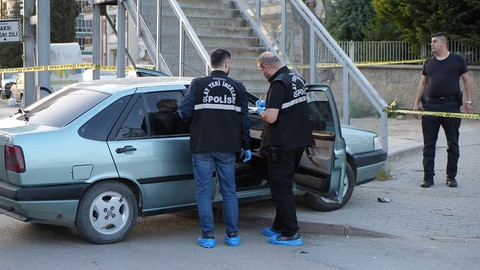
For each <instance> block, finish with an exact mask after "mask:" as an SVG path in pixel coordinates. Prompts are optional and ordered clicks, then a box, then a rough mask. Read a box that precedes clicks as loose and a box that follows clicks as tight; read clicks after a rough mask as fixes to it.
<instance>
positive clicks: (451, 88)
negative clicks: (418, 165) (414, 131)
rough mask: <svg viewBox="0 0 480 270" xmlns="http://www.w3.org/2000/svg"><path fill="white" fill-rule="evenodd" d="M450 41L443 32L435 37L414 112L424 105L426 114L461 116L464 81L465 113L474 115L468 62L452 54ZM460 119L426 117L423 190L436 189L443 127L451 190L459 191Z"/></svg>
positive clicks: (424, 117)
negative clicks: (435, 177) (438, 113)
mask: <svg viewBox="0 0 480 270" xmlns="http://www.w3.org/2000/svg"><path fill="white" fill-rule="evenodd" d="M447 44H448V38H447V35H446V34H445V33H443V32H440V33H436V34H434V35H433V36H432V40H431V49H432V53H433V56H432V57H430V58H428V59H427V60H426V61H425V63H424V64H423V70H422V77H421V80H420V84H419V86H418V89H417V95H416V97H415V102H414V104H413V110H414V111H415V110H419V108H420V107H421V106H422V105H423V109H424V110H425V111H439V112H457V113H458V112H460V106H461V105H462V102H463V94H462V92H461V90H460V83H459V79H460V77H461V78H462V80H463V84H464V87H465V97H466V100H465V110H466V112H467V113H472V112H473V87H472V80H471V79H470V75H469V73H468V69H467V63H466V62H465V59H464V58H463V57H462V56H461V55H458V54H455V53H451V52H450V51H449V50H448V45H447ZM460 123H461V119H460V118H449V117H440V116H426V115H425V116H423V117H422V132H423V170H424V177H423V182H422V184H421V185H420V186H421V187H422V188H428V187H430V186H433V184H434V181H433V176H434V175H435V169H434V168H435V147H436V143H437V139H438V132H439V130H440V126H441V127H442V128H443V130H444V131H445V137H446V138H447V145H448V148H447V154H448V161H447V176H446V177H447V178H446V184H447V186H449V187H457V181H456V179H455V177H456V175H457V164H458V159H459V157H460V151H459V146H458V138H459V128H460Z"/></svg>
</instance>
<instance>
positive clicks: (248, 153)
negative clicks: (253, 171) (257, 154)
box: [240, 149, 252, 163]
mask: <svg viewBox="0 0 480 270" xmlns="http://www.w3.org/2000/svg"><path fill="white" fill-rule="evenodd" d="M244 156H245V158H244V159H243V161H242V162H243V163H245V162H247V161H249V160H250V159H251V158H252V151H250V149H248V150H243V149H242V152H241V153H240V158H242V157H244Z"/></svg>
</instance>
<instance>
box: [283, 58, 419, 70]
mask: <svg viewBox="0 0 480 270" xmlns="http://www.w3.org/2000/svg"><path fill="white" fill-rule="evenodd" d="M424 61H425V59H416V60H402V61H384V62H355V63H354V64H355V66H357V67H361V66H373V65H398V64H412V63H422V62H424ZM341 66H342V65H341V64H339V63H318V64H316V65H315V67H316V68H338V67H341ZM288 67H289V68H296V69H306V68H310V65H309V64H305V65H294V66H292V65H288Z"/></svg>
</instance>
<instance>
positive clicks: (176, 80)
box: [0, 77, 386, 244]
mask: <svg viewBox="0 0 480 270" xmlns="http://www.w3.org/2000/svg"><path fill="white" fill-rule="evenodd" d="M191 79H192V78H182V77H149V78H132V79H112V80H97V81H89V82H81V83H77V84H74V85H71V86H68V87H66V88H63V89H62V90H59V91H57V92H55V93H53V94H51V95H49V96H47V97H45V98H43V99H41V100H40V101H38V102H36V103H34V104H32V105H31V106H29V107H27V108H25V109H19V110H18V112H17V113H16V114H15V115H13V116H11V117H9V118H5V119H2V120H0V151H3V153H4V154H3V155H0V213H2V214H5V215H7V216H10V217H13V218H16V219H19V220H22V221H25V222H37V223H47V224H55V225H63V226H74V227H75V228H76V230H77V231H78V233H79V235H81V236H82V237H84V238H85V239H87V240H88V241H91V242H93V243H98V244H106V243H115V242H119V241H122V240H123V239H124V238H125V237H127V235H128V234H129V233H130V232H131V230H132V229H133V228H134V226H135V224H136V221H137V218H138V217H142V216H150V215H156V214H162V213H171V212H175V211H183V210H187V209H195V207H196V202H195V182H194V178H193V170H192V164H191V153H190V147H189V127H188V125H187V124H186V123H185V122H184V121H183V120H182V119H181V118H180V117H179V116H178V113H177V109H178V107H177V105H178V104H179V103H180V101H181V100H182V98H183V96H184V95H185V92H186V90H187V88H188V84H189V83H190V81H191ZM250 98H251V101H252V106H253V104H254V102H255V99H256V98H255V97H254V96H251V97H250ZM308 98H309V110H310V121H311V124H312V128H313V135H314V138H315V145H312V146H310V147H307V149H306V150H305V153H304V156H303V158H302V161H301V164H300V168H299V170H298V171H297V173H296V175H295V186H294V187H293V188H294V190H295V192H296V194H298V195H303V196H304V197H305V199H306V202H307V204H309V205H310V206H312V207H313V208H315V209H317V210H323V211H325V210H327V211H328V210H334V209H338V208H340V207H342V206H343V205H344V204H345V203H347V201H348V199H349V198H350V196H351V194H352V192H353V187H354V186H355V185H358V184H362V183H365V182H367V181H369V180H372V179H374V178H375V176H376V175H377V173H378V171H379V170H380V169H381V168H382V167H383V166H384V165H385V161H386V153H385V151H383V150H382V149H381V145H380V144H379V141H378V138H377V136H376V135H375V134H374V133H371V132H367V131H362V130H355V129H351V128H347V127H344V128H342V127H341V125H340V122H339V117H338V112H337V109H336V106H335V102H334V100H333V96H332V93H331V92H330V89H329V88H328V87H325V86H314V85H312V86H309V87H308ZM249 118H250V120H251V136H252V152H253V154H252V159H251V161H250V162H249V163H247V164H243V163H241V162H239V163H238V166H237V172H236V183H237V195H238V198H239V201H240V202H242V201H251V200H253V199H266V198H268V197H269V196H270V190H269V187H268V179H267V173H266V164H267V163H266V160H265V158H264V157H262V156H261V155H260V154H259V153H258V152H257V151H256V150H257V149H258V148H259V146H260V135H261V130H262V127H263V126H262V125H263V122H262V121H261V120H260V119H259V117H258V116H257V115H256V114H254V113H253V108H252V114H251V115H249ZM342 134H343V135H342ZM344 138H345V139H344ZM350 140H351V142H352V143H351V144H350ZM212 180H213V181H212V186H213V187H214V188H213V190H214V192H213V193H212V194H211V198H212V201H213V202H214V203H215V204H221V202H222V198H221V193H220V191H219V185H218V180H217V178H216V175H213V176H212Z"/></svg>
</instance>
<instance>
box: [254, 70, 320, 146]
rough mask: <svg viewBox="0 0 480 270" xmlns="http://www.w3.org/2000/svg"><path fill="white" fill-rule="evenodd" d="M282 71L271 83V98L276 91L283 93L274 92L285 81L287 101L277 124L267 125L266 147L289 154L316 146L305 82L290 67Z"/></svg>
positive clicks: (265, 131) (285, 99)
mask: <svg viewBox="0 0 480 270" xmlns="http://www.w3.org/2000/svg"><path fill="white" fill-rule="evenodd" d="M279 71H280V72H279V73H278V74H275V75H274V76H276V77H274V78H273V79H271V80H270V82H271V87H270V89H269V90H268V95H275V91H279V90H280V91H281V90H283V89H272V85H273V83H274V82H276V81H281V82H282V83H283V84H284V85H285V88H284V90H285V97H284V100H283V104H282V107H281V108H279V109H280V111H279V113H278V117H277V121H275V123H273V124H265V130H264V133H263V145H264V146H276V147H279V148H280V149H283V150H287V151H288V150H292V149H296V148H300V147H304V146H308V145H314V144H315V142H314V140H313V136H312V128H311V125H310V120H309V117H308V108H307V95H306V90H305V81H304V80H303V79H302V78H301V77H300V76H298V75H296V74H294V73H292V72H291V71H290V70H288V69H287V68H286V67H284V68H282V69H280V70H279Z"/></svg>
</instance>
